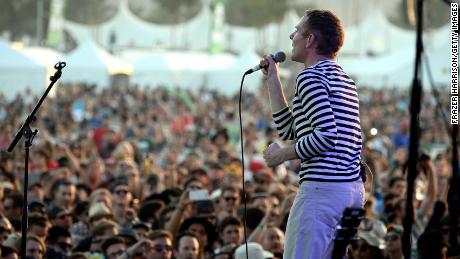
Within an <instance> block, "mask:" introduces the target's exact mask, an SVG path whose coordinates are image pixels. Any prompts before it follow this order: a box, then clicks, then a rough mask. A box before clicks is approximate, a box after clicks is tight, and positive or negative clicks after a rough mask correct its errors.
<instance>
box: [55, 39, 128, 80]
mask: <svg viewBox="0 0 460 259" xmlns="http://www.w3.org/2000/svg"><path fill="white" fill-rule="evenodd" d="M64 60H65V62H66V63H67V67H66V68H65V70H66V71H65V72H63V74H62V82H63V83H89V84H96V85H98V86H101V87H107V86H109V84H110V76H111V75H115V74H127V75H130V74H131V73H132V71H133V68H132V66H131V65H130V64H128V63H126V62H124V61H122V60H120V59H117V58H115V57H113V56H111V55H110V54H109V53H107V52H106V51H105V50H104V49H102V48H100V47H98V46H97V45H96V44H95V43H94V42H92V41H89V40H88V41H86V42H84V43H82V44H81V45H79V46H78V47H77V49H75V50H74V51H72V52H71V53H69V54H68V55H67V56H66V57H65V58H64Z"/></svg>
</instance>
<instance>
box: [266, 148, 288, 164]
mask: <svg viewBox="0 0 460 259" xmlns="http://www.w3.org/2000/svg"><path fill="white" fill-rule="evenodd" d="M281 151H282V149H281V148H280V146H279V145H278V144H277V143H272V144H270V145H269V146H268V147H267V148H266V149H265V150H264V159H265V163H266V164H267V166H268V167H274V166H277V165H280V164H281V163H283V162H284V158H283V155H282V152H281Z"/></svg>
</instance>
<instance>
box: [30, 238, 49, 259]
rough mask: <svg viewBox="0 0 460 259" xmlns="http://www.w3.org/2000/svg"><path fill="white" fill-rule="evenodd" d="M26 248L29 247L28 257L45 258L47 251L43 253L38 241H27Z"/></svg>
mask: <svg viewBox="0 0 460 259" xmlns="http://www.w3.org/2000/svg"><path fill="white" fill-rule="evenodd" d="M26 247H27V249H26V256H30V257H31V258H34V259H42V258H43V255H44V254H45V251H43V248H42V247H41V246H40V243H38V242H37V241H35V240H27V243H26Z"/></svg>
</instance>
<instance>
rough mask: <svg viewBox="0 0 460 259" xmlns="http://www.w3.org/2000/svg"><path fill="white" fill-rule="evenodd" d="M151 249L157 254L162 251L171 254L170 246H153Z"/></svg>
mask: <svg viewBox="0 0 460 259" xmlns="http://www.w3.org/2000/svg"><path fill="white" fill-rule="evenodd" d="M153 249H154V250H155V251H156V252H157V253H161V252H163V251H166V252H171V251H172V246H167V245H166V246H163V245H155V246H154V247H153Z"/></svg>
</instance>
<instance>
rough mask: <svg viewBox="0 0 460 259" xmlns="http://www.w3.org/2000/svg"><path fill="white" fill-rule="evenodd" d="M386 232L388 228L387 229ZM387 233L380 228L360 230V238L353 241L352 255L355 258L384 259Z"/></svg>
mask: <svg viewBox="0 0 460 259" xmlns="http://www.w3.org/2000/svg"><path fill="white" fill-rule="evenodd" d="M385 232H386V229H385ZM383 235H385V233H384V232H383V234H382V232H381V231H379V230H378V229H371V230H359V231H358V238H359V239H358V240H355V241H353V242H352V243H351V247H350V255H351V256H350V257H351V258H353V259H383V258H384V255H383V249H384V248H385V243H384V241H383Z"/></svg>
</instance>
